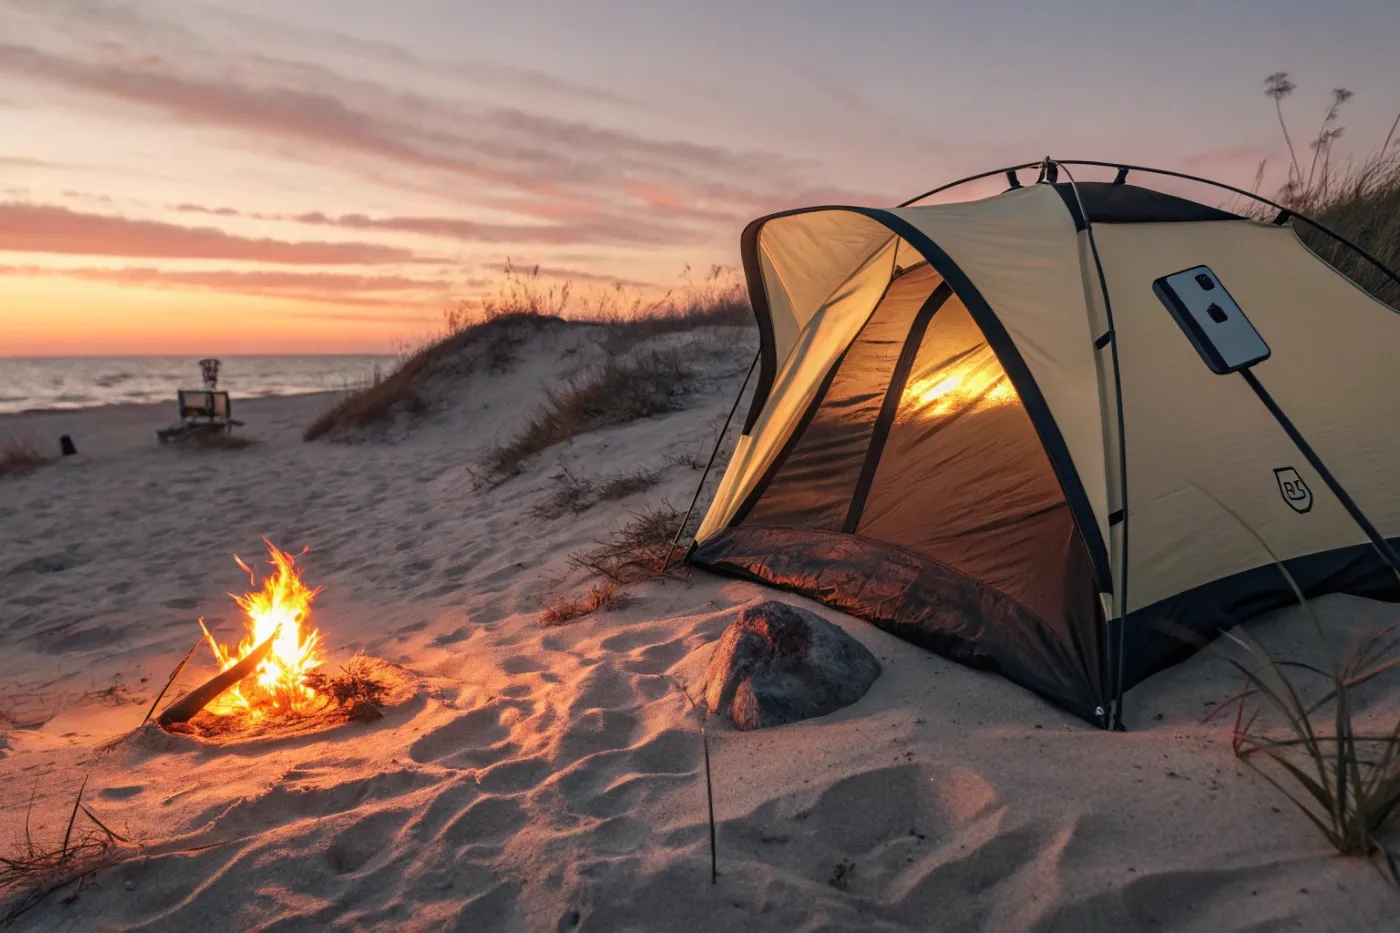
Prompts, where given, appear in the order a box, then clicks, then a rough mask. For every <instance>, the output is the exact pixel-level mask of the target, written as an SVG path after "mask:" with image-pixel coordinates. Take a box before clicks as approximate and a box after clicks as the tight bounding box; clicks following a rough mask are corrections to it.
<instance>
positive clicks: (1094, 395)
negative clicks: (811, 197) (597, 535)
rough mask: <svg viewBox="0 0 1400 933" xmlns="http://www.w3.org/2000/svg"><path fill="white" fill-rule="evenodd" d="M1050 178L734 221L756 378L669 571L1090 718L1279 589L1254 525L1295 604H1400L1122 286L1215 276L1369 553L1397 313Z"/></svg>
mask: <svg viewBox="0 0 1400 933" xmlns="http://www.w3.org/2000/svg"><path fill="white" fill-rule="evenodd" d="M1064 164H1076V163H1054V162H1051V161H1050V160H1047V161H1046V162H1045V163H1044V164H1043V165H1042V166H1041V175H1042V178H1041V181H1040V182H1039V183H1037V184H1033V185H1028V186H1024V187H1023V186H1021V185H1019V183H1018V181H1017V180H1016V177H1015V172H1014V170H1010V171H1008V172H1007V174H1008V177H1009V178H1010V179H1011V180H1012V188H1011V189H1009V190H1007V191H1005V192H1004V193H1002V194H999V195H996V196H993V197H990V198H985V199H983V200H977V201H970V202H960V203H948V204H936V205H926V206H907V205H906V206H901V207H898V208H892V209H873V208H858V207H818V208H810V209H804V210H796V211H788V212H784V213H780V214H775V215H772V216H769V217H764V218H760V219H759V220H756V221H754V222H753V223H752V224H750V225H749V226H748V228H747V229H746V230H745V231H744V234H743V238H742V242H741V247H742V251H743V259H744V268H745V273H746V276H747V278H748V284H749V290H750V295H751V298H752V302H753V306H754V310H755V314H756V316H757V319H758V325H759V330H760V354H759V360H760V365H759V378H758V382H757V385H756V389H755V393H754V396H753V400H752V402H751V405H750V409H749V412H748V415H747V418H746V420H745V424H744V429H743V433H742V434H741V435H740V437H739V440H738V442H737V444H736V446H735V449H734V452H733V454H732V456H731V459H730V462H729V465H728V467H727V469H726V472H725V474H724V477H723V479H722V481H721V482H720V485H719V487H718V489H717V490H716V492H715V496H714V498H713V500H712V502H711V504H710V507H709V510H708V512H707V514H706V515H705V518H704V521H703V522H702V523H701V525H700V528H699V530H698V531H697V533H696V536H695V542H694V544H693V545H692V547H691V550H690V552H689V554H688V557H687V559H688V560H689V561H690V562H691V563H692V564H695V565H698V566H701V567H706V568H708V569H711V570H714V571H717V572H720V573H727V574H733V575H737V576H741V577H745V578H749V579H753V580H757V581H760V582H763V583H766V584H769V585H772V586H776V587H780V588H783V589H787V590H791V591H794V592H797V593H801V594H804V595H807V596H810V597H812V598H815V599H818V600H820V601H822V602H824V603H826V604H828V605H831V606H833V607H836V608H838V609H841V610H843V611H846V612H849V613H851V614H853V615H856V616H860V617H862V618H865V619H868V620H870V621H871V622H874V623H875V624H877V625H879V626H881V627H882V628H885V629H887V630H889V631H891V632H893V633H895V634H897V635H899V636H901V637H903V638H906V639H908V640H910V641H912V642H915V643H917V644H920V645H923V646H925V647H927V648H930V649H932V650H934V651H937V652H938V653H940V654H944V655H946V656H949V657H951V658H954V659H956V660H959V661H962V662H964V663H967V664H969V665H972V666H974V667H978V668H982V669H985V670H992V671H997V672H1000V673H1001V674H1003V675H1004V676H1006V677H1007V678H1009V679H1011V680H1013V681H1015V682H1017V683H1019V684H1021V685H1023V686H1025V687H1028V688H1030V689H1031V690H1034V691H1035V692H1036V693H1038V694H1040V695H1042V696H1043V697H1045V698H1047V699H1049V700H1051V701H1052V702H1054V703H1056V704H1058V705H1060V706H1062V707H1064V708H1065V709H1067V710H1069V711H1071V712H1073V713H1075V714H1077V715H1079V716H1081V717H1083V718H1085V719H1086V720H1088V721H1090V722H1093V723H1096V724H1098V725H1102V726H1108V725H1109V724H1110V723H1112V722H1115V721H1117V722H1121V708H1122V699H1121V698H1122V693H1123V691H1124V690H1126V689H1128V688H1130V687H1132V686H1133V685H1134V684H1136V683H1138V682H1140V681H1141V680H1142V679H1144V678H1145V677H1147V676H1149V675H1150V674H1152V673H1154V672H1156V671H1158V670H1161V669H1162V668H1164V667H1166V666H1169V665H1171V664H1173V663H1176V662H1177V661H1180V660H1181V659H1183V658H1184V657H1186V656H1187V655H1189V654H1190V653H1191V652H1193V651H1194V650H1196V649H1197V648H1198V647H1200V645H1201V644H1202V643H1203V642H1204V641H1205V640H1206V639H1207V638H1209V637H1211V636H1212V635H1214V634H1215V633H1216V632H1218V631H1219V630H1221V629H1224V628H1228V627H1230V626H1232V625H1235V624H1237V623H1239V622H1241V621H1243V620H1245V619H1247V618H1249V617H1251V616H1253V615H1257V614H1258V613H1260V612H1263V611H1265V610H1267V609H1270V608H1273V607H1276V606H1279V605H1284V604H1286V603H1288V602H1290V601H1291V600H1292V599H1293V596H1292V591H1291V589H1290V588H1289V586H1288V584H1287V582H1286V580H1285V579H1284V577H1283V575H1282V574H1280V573H1279V572H1278V570H1277V568H1276V567H1274V566H1273V562H1272V559H1271V558H1270V556H1269V554H1268V553H1267V552H1266V551H1265V550H1264V549H1263V548H1261V547H1260V545H1259V541H1258V539H1256V537H1255V536H1256V535H1258V538H1260V539H1262V540H1263V541H1265V542H1267V544H1268V546H1269V548H1270V549H1271V550H1272V551H1273V552H1274V553H1275V554H1277V555H1278V556H1279V557H1280V558H1281V559H1282V560H1283V561H1284V563H1285V566H1286V567H1287V568H1288V570H1289V572H1290V574H1291V575H1292V576H1293V577H1294V578H1295V579H1296V580H1297V582H1298V584H1299V585H1300V586H1301V587H1302V589H1303V590H1304V592H1305V593H1306V594H1307V595H1309V596H1316V595H1321V594H1324V593H1331V592H1343V593H1351V594H1356V595H1364V596H1369V597H1373V598H1383V599H1391V600H1394V599H1400V584H1397V578H1396V575H1395V574H1394V573H1393V572H1392V571H1391V569H1390V568H1389V567H1388V566H1387V564H1386V561H1385V560H1384V559H1383V556H1382V554H1381V553H1380V552H1379V551H1378V550H1377V549H1376V548H1375V547H1373V545H1372V544H1371V543H1368V538H1367V534H1366V532H1365V531H1364V530H1363V528H1362V527H1361V526H1360V525H1359V524H1358V523H1357V521H1354V520H1353V518H1352V516H1351V515H1350V514H1348V511H1347V510H1346V508H1344V507H1343V504H1342V503H1341V502H1340V501H1339V500H1338V499H1337V497H1336V496H1333V495H1331V494H1329V491H1328V487H1327V485H1326V482H1325V480H1326V479H1327V478H1326V477H1322V476H1320V475H1319V474H1318V473H1317V471H1316V470H1314V469H1313V467H1312V466H1311V465H1310V464H1309V462H1308V461H1307V460H1306V459H1305V457H1304V456H1303V455H1301V454H1300V449H1299V448H1298V447H1297V446H1295V445H1294V443H1293V442H1292V441H1291V440H1290V438H1289V436H1288V434H1287V433H1285V430H1284V429H1283V428H1282V427H1281V426H1280V422H1278V421H1276V420H1275V419H1274V417H1273V416H1272V415H1271V414H1270V413H1269V411H1268V410H1267V409H1266V408H1265V407H1264V406H1263V405H1261V404H1260V399H1259V397H1256V395H1255V394H1254V393H1253V392H1252V391H1251V388H1250V386H1249V385H1247V384H1246V381H1245V380H1243V379H1241V378H1239V377H1238V376H1236V375H1216V374H1215V373H1213V372H1211V371H1210V369H1208V368H1207V367H1206V365H1205V364H1204V363H1203V362H1202V360H1201V358H1200V356H1198V354H1197V352H1196V349H1195V348H1194V347H1193V346H1192V344H1191V342H1190V341H1189V340H1188V338H1187V336H1186V334H1185V333H1184V332H1183V330H1182V329H1181V328H1180V327H1179V326H1178V324H1177V323H1176V321H1175V320H1174V318H1173V317H1172V315H1171V314H1170V313H1168V311H1167V309H1166V308H1165V307H1164V306H1163V304H1162V303H1161V302H1160V301H1159V300H1158V298H1157V296H1156V295H1155V294H1154V292H1153V282H1154V280H1156V279H1158V278H1160V277H1162V276H1165V275H1168V274H1171V273H1176V272H1179V271H1181V270H1184V269H1190V268H1192V267H1195V266H1199V265H1205V266H1208V267H1209V268H1210V269H1211V270H1212V271H1213V272H1214V273H1215V274H1216V275H1217V276H1218V278H1219V281H1220V282H1221V283H1222V284H1223V285H1225V286H1226V287H1227V288H1228V289H1229V293H1230V294H1231V295H1232V296H1233V297H1234V299H1235V300H1236V301H1237V302H1238V304H1239V306H1240V307H1241V308H1242V309H1243V310H1244V311H1245V313H1246V314H1247V315H1248V317H1249V319H1250V320H1251V321H1252V322H1253V324H1254V326H1255V327H1256V328H1257V329H1258V331H1259V333H1260V335H1261V336H1262V337H1263V339H1264V340H1265V341H1266V342H1267V344H1268V346H1269V348H1270V350H1271V355H1270V356H1269V358H1268V359H1267V360H1265V361H1263V362H1262V363H1259V364H1258V365H1257V366H1256V367H1255V375H1257V377H1258V379H1259V380H1260V381H1261V382H1262V383H1264V384H1266V385H1267V386H1268V391H1269V392H1270V393H1272V395H1273V397H1274V398H1275V399H1276V400H1277V401H1278V404H1279V406H1280V407H1281V408H1282V410H1283V411H1284V412H1286V413H1287V417H1288V418H1289V419H1291V421H1292V423H1293V424H1294V425H1296V426H1297V428H1298V430H1300V431H1301V433H1302V434H1303V435H1305V436H1306V437H1307V438H1309V439H1310V441H1311V442H1312V444H1313V446H1314V447H1315V448H1316V450H1317V452H1318V454H1319V455H1320V457H1321V459H1322V461H1324V462H1325V464H1326V467H1327V468H1330V471H1331V473H1332V474H1334V475H1335V477H1336V478H1337V479H1338V480H1339V481H1340V482H1341V484H1342V485H1344V486H1345V488H1346V491H1347V492H1348V493H1350V495H1351V497H1352V498H1353V499H1354V500H1355V501H1356V503H1357V504H1358V505H1359V506H1360V509H1361V510H1362V511H1364V513H1365V516H1366V517H1367V518H1369V519H1370V521H1371V522H1372V523H1373V524H1374V526H1375V527H1376V528H1378V529H1379V533H1380V534H1382V535H1384V536H1385V537H1386V538H1387V539H1391V538H1395V537H1396V536H1400V487H1398V486H1397V484H1396V483H1395V482H1394V481H1393V479H1392V477H1394V476H1396V475H1400V433H1397V432H1395V431H1394V430H1393V428H1392V420H1391V411H1392V402H1391V399H1393V398H1394V397H1395V396H1396V394H1397V390H1400V370H1397V369H1396V367H1395V366H1394V363H1393V361H1394V360H1395V359H1397V358H1400V314H1397V312H1396V311H1395V310H1394V309H1391V308H1389V307H1387V306H1386V305H1384V304H1382V303H1381V302H1379V301H1377V300H1375V299H1374V298H1372V297H1370V296H1369V295H1367V294H1366V293H1365V292H1363V291H1362V290H1361V289H1359V288H1358V287H1357V286H1355V285H1354V284H1353V283H1352V282H1351V281H1350V280H1348V279H1347V278H1345V277H1344V276H1342V275H1341V274H1340V273H1338V272H1337V271H1335V270H1334V269H1333V268H1332V267H1331V266H1329V265H1327V264H1326V263H1325V262H1323V261H1322V260H1321V259H1319V258H1318V257H1316V256H1315V255H1314V254H1313V253H1312V252H1311V251H1309V250H1308V248H1307V247H1306V246H1305V245H1304V244H1303V243H1302V241H1301V240H1300V239H1299V238H1298V236H1297V235H1296V233H1295V232H1294V230H1293V228H1292V225H1291V224H1290V223H1287V222H1286V221H1287V220H1288V219H1289V215H1288V213H1287V212H1282V213H1280V215H1279V218H1278V220H1277V221H1276V222H1273V223H1270V222H1263V221H1258V220H1253V219H1248V218H1245V217H1242V216H1239V215H1236V214H1232V213H1229V212H1227V211H1224V210H1218V209H1215V208H1211V207H1207V206H1205V205H1201V204H1197V203H1195V202H1192V201H1189V200H1186V199H1183V198H1180V197H1176V196H1173V195H1169V194H1164V193H1161V192H1158V191H1154V190H1151V189H1149V188H1145V187H1139V186H1137V185H1135V184H1128V183H1126V176H1127V174H1128V171H1127V170H1126V169H1123V168H1120V170H1119V172H1118V177H1117V178H1116V179H1115V181H1114V182H1112V183H1108V182H1079V183H1077V184H1076V183H1074V182H1073V181H1069V182H1059V181H1058V180H1057V167H1058V166H1060V165H1064ZM1078 164H1086V163H1078ZM1087 164H1104V163H1087ZM1025 167H1027V166H1018V168H1025ZM1135 170H1136V169H1135ZM1000 171H1005V170H998V172H1000ZM1066 171H1067V170H1066ZM1142 171H1150V170H1142ZM986 174H989V175H990V174H995V173H986ZM1161 174H1172V173H1161ZM976 177H985V176H976ZM939 190H942V189H939ZM1266 203H1267V202H1266ZM1275 206H1276V207H1277V205H1275ZM1304 219H1306V218H1304ZM1308 222H1309V223H1314V222H1312V221H1308ZM1343 242H1345V241H1343ZM1348 245H1351V244H1348ZM1358 252H1360V251H1359V249H1358ZM1363 255H1365V254H1363ZM1366 258H1368V259H1371V257H1369V256H1366ZM1372 261H1375V260H1373V259H1372ZM1389 274H1390V275H1392V277H1393V276H1394V273H1389ZM1397 281H1400V279H1397ZM1304 494H1306V495H1304ZM1304 499H1306V507H1304V504H1303V500H1304ZM1125 503H1126V508H1125ZM1129 529H1131V539H1129V535H1128V531H1129ZM1129 543H1130V544H1131V546H1129Z"/></svg>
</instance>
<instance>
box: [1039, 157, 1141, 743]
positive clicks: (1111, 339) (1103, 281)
mask: <svg viewBox="0 0 1400 933" xmlns="http://www.w3.org/2000/svg"><path fill="white" fill-rule="evenodd" d="M1045 165H1046V166H1047V168H1050V169H1054V168H1061V169H1064V172H1065V177H1066V178H1067V179H1069V187H1070V191H1072V192H1073V193H1074V200H1075V202H1076V203H1077V204H1078V205H1079V216H1081V217H1083V218H1084V233H1085V234H1086V237H1087V239H1088V240H1089V252H1090V253H1091V254H1092V256H1093V259H1094V269H1095V271H1096V272H1097V273H1098V277H1099V290H1100V292H1101V293H1102V295H1103V311H1104V319H1105V321H1104V322H1105V323H1106V324H1107V325H1108V333H1107V334H1105V335H1103V336H1106V337H1107V338H1108V347H1109V353H1110V355H1111V357H1112V360H1113V395H1114V408H1115V409H1116V410H1117V414H1118V509H1117V512H1118V514H1119V515H1121V516H1122V522H1121V523H1122V525H1123V532H1122V536H1121V538H1122V546H1121V548H1120V553H1119V555H1118V567H1119V569H1118V585H1117V586H1115V587H1113V603H1114V607H1115V608H1116V609H1117V610H1118V613H1117V615H1118V626H1117V628H1118V638H1117V640H1116V641H1115V640H1114V639H1113V638H1112V637H1111V636H1112V631H1111V630H1110V631H1109V633H1108V634H1109V636H1110V637H1109V638H1107V639H1105V645H1104V647H1105V649H1106V650H1108V652H1109V658H1110V661H1109V670H1110V674H1111V676H1110V677H1109V684H1108V687H1109V689H1110V690H1111V691H1112V692H1113V699H1112V701H1111V703H1110V704H1109V711H1108V715H1109V717H1110V719H1109V723H1110V725H1109V728H1112V729H1114V730H1118V731H1121V730H1122V729H1123V728H1124V727H1123V643H1124V642H1125V641H1127V637H1126V636H1127V620H1128V441H1127V436H1126V434H1125V431H1124V420H1125V419H1124V417H1123V380H1122V377H1121V375H1120V373H1119V370H1118V335H1117V332H1116V331H1115V329H1114V327H1113V302H1112V301H1111V300H1110V299H1109V297H1108V279H1107V277H1106V276H1105V275H1104V271H1103V262H1102V261H1101V260H1100V259H1099V247H1098V243H1097V242H1095V240H1094V225H1093V223H1092V222H1091V221H1090V220H1089V212H1088V211H1087V210H1085V209H1084V201H1083V199H1082V198H1080V196H1079V186H1078V185H1077V184H1075V181H1074V176H1073V175H1072V174H1070V170H1069V167H1068V166H1066V165H1065V164H1064V163H1062V162H1057V161H1056V160H1054V159H1052V158H1050V157H1049V156H1046V157H1045ZM1047 174H1049V173H1048V172H1047ZM1052 177H1053V176H1052ZM1099 339H1100V340H1102V339H1103V337H1100V338H1099ZM1095 343H1096V345H1097V344H1098V342H1097V341H1096V342H1095ZM1109 522H1110V524H1112V518H1111V517H1110V519H1109ZM1109 534H1110V536H1111V535H1112V530H1111V529H1110V532H1109ZM1110 540H1111V537H1110ZM1110 582H1111V581H1110ZM1106 621H1107V620H1105V622H1106Z"/></svg>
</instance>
